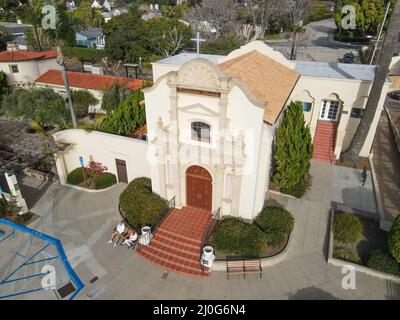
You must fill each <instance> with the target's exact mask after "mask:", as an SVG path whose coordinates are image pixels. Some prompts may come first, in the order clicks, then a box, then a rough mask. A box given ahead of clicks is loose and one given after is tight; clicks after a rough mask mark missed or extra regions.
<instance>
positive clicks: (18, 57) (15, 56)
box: [0, 50, 57, 62]
mask: <svg viewBox="0 0 400 320" xmlns="http://www.w3.org/2000/svg"><path fill="white" fill-rule="evenodd" d="M50 58H57V51H54V50H50V51H29V50H11V51H10V50H6V51H2V52H0V62H21V61H32V60H44V59H50Z"/></svg>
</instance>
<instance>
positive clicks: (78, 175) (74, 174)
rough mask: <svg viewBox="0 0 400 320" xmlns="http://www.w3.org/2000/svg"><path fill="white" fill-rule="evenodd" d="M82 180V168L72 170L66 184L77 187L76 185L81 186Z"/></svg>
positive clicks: (83, 178)
mask: <svg viewBox="0 0 400 320" xmlns="http://www.w3.org/2000/svg"><path fill="white" fill-rule="evenodd" d="M83 180H85V177H84V175H83V168H82V167H79V168H76V169H74V170H72V171H71V172H70V173H68V175H67V183H69V184H74V185H78V184H81V183H82V182H83Z"/></svg>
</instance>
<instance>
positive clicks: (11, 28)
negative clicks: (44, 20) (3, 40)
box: [0, 21, 32, 35]
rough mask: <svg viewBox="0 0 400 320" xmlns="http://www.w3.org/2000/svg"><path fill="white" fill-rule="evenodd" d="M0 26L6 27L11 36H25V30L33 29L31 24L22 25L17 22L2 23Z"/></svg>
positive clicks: (0, 22)
mask: <svg viewBox="0 0 400 320" xmlns="http://www.w3.org/2000/svg"><path fill="white" fill-rule="evenodd" d="M0 26H1V27H4V28H5V29H6V30H7V32H8V33H9V34H11V35H21V34H24V32H25V30H26V29H28V28H31V27H32V25H31V24H22V23H16V22H5V21H0Z"/></svg>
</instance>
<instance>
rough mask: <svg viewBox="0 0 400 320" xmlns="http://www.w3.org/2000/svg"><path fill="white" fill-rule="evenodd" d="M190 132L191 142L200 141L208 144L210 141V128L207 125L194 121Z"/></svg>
mask: <svg viewBox="0 0 400 320" xmlns="http://www.w3.org/2000/svg"><path fill="white" fill-rule="evenodd" d="M191 130H192V140H196V141H201V142H208V143H210V141H211V134H210V131H211V127H210V125H209V124H207V123H204V122H201V121H195V122H192V124H191Z"/></svg>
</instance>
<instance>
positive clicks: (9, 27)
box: [0, 21, 32, 50]
mask: <svg viewBox="0 0 400 320" xmlns="http://www.w3.org/2000/svg"><path fill="white" fill-rule="evenodd" d="M0 27H3V28H4V29H5V31H6V32H7V33H8V34H9V35H10V36H11V37H10V40H9V41H10V42H14V43H16V44H17V45H18V48H19V49H21V50H27V49H28V47H27V44H26V41H25V38H24V34H25V31H26V30H27V29H29V28H32V25H30V24H23V23H18V22H4V21H1V22H0Z"/></svg>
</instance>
